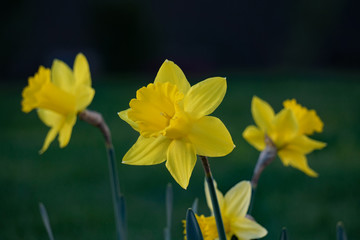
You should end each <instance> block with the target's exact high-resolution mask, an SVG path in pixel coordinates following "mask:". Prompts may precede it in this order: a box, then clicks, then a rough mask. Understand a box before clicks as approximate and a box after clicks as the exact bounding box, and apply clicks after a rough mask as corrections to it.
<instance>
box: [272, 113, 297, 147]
mask: <svg viewBox="0 0 360 240" xmlns="http://www.w3.org/2000/svg"><path fill="white" fill-rule="evenodd" d="M298 129H299V128H298V124H297V122H296V119H295V116H294V114H293V113H292V111H291V110H289V109H283V110H281V111H280V112H279V113H278V114H276V116H275V118H274V121H273V128H272V129H271V130H270V131H269V133H268V134H269V137H270V138H271V140H272V141H273V142H274V143H275V145H276V147H277V148H278V149H280V148H282V147H283V146H284V145H285V144H287V143H289V142H290V141H292V140H293V139H294V137H295V136H296V135H297V134H298Z"/></svg>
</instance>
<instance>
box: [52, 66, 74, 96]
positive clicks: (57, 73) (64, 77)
mask: <svg viewBox="0 0 360 240" xmlns="http://www.w3.org/2000/svg"><path fill="white" fill-rule="evenodd" d="M51 78H52V82H53V83H54V84H55V85H56V86H58V87H59V88H61V89H62V90H64V91H66V92H68V93H73V92H74V84H75V81H74V76H73V73H72V71H71V69H70V68H69V66H68V65H67V64H65V63H64V62H63V61H60V60H57V59H55V60H54V62H53V64H52V66H51Z"/></svg>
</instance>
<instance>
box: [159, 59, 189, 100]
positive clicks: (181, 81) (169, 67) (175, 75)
mask: <svg viewBox="0 0 360 240" xmlns="http://www.w3.org/2000/svg"><path fill="white" fill-rule="evenodd" d="M157 82H160V83H166V82H169V83H171V84H173V85H175V86H177V88H178V89H179V90H180V91H181V92H182V93H183V94H185V93H187V92H188V91H189V89H190V83H189V82H188V80H187V79H186V77H185V75H184V73H183V71H182V70H181V69H180V68H179V67H178V66H177V65H176V64H175V63H174V62H172V61H169V60H165V62H164V63H163V64H162V65H161V67H160V69H159V72H158V73H157V75H156V77H155V81H154V83H157Z"/></svg>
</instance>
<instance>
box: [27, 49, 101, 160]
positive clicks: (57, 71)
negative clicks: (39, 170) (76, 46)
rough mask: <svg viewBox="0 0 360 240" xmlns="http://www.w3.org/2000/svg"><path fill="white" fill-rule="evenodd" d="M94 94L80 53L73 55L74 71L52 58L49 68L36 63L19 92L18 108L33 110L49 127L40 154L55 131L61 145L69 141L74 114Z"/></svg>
mask: <svg viewBox="0 0 360 240" xmlns="http://www.w3.org/2000/svg"><path fill="white" fill-rule="evenodd" d="M94 94H95V91H94V89H93V88H91V77H90V70H89V65H88V62H87V60H86V58H85V56H84V55H83V54H81V53H79V54H78V55H77V56H76V58H75V62H74V71H72V70H71V69H70V68H69V66H68V65H66V64H65V63H64V62H62V61H60V60H54V62H53V64H52V67H51V69H48V68H45V67H43V66H40V67H39V71H38V72H37V73H36V74H35V75H34V76H33V77H29V83H28V86H26V87H25V88H24V90H23V92H22V96H23V100H22V102H21V105H22V111H23V112H25V113H28V112H30V111H32V110H33V109H37V113H38V116H39V118H40V119H41V120H42V121H43V122H44V124H45V125H47V126H49V127H50V128H51V129H50V130H49V132H48V134H47V136H46V138H45V142H44V145H43V147H42V148H41V150H40V153H43V152H45V151H46V150H47V148H48V147H49V145H50V143H51V142H52V141H53V140H54V139H55V137H56V136H57V135H58V134H59V137H58V139H59V144H60V147H61V148H63V147H65V146H66V145H67V144H68V143H69V141H70V137H71V132H72V128H73V126H74V124H75V122H76V116H77V114H78V113H79V112H81V111H83V110H84V109H85V108H86V107H87V106H88V105H89V104H90V103H91V101H92V99H93V97H94Z"/></svg>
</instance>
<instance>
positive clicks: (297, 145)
mask: <svg viewBox="0 0 360 240" xmlns="http://www.w3.org/2000/svg"><path fill="white" fill-rule="evenodd" d="M325 146H326V143H323V142H320V141H316V140H313V139H311V138H309V137H307V136H305V135H300V136H297V137H295V138H294V139H293V140H292V141H291V143H289V144H288V145H287V146H286V149H290V150H294V151H296V152H300V153H302V154H308V153H311V152H312V151H314V150H315V149H322V148H324V147H325Z"/></svg>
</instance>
